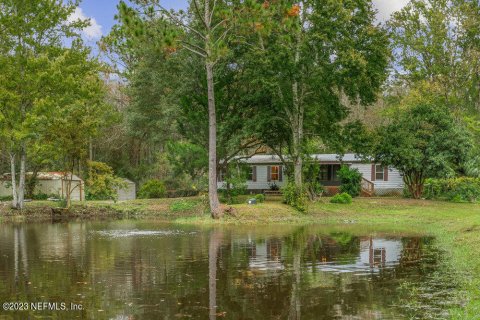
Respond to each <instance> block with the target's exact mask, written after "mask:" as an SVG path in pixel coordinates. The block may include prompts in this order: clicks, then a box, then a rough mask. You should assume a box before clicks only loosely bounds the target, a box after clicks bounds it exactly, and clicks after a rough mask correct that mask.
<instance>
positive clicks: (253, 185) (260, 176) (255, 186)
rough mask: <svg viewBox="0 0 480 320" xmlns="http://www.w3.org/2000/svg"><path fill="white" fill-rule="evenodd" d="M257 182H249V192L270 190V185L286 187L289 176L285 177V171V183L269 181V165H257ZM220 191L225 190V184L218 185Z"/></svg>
mask: <svg viewBox="0 0 480 320" xmlns="http://www.w3.org/2000/svg"><path fill="white" fill-rule="evenodd" d="M256 167H257V181H255V182H254V181H247V189H248V190H268V189H270V184H273V183H274V182H275V184H276V185H277V186H279V187H280V188H281V187H283V186H285V185H286V183H287V176H286V175H285V170H283V181H271V182H268V181H267V168H268V167H269V166H268V165H257V166H256ZM218 188H219V189H225V182H219V183H218Z"/></svg>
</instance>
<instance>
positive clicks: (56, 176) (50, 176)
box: [1, 171, 82, 181]
mask: <svg viewBox="0 0 480 320" xmlns="http://www.w3.org/2000/svg"><path fill="white" fill-rule="evenodd" d="M26 175H27V176H31V175H33V172H27V174H26ZM66 176H67V179H70V178H71V179H72V181H82V179H81V178H79V177H78V176H77V175H71V174H70V173H66V172H60V171H52V172H38V173H37V180H62V179H64V178H65V177H66ZM11 177H12V175H11V174H10V173H5V174H3V175H2V176H1V179H2V180H10V179H11Z"/></svg>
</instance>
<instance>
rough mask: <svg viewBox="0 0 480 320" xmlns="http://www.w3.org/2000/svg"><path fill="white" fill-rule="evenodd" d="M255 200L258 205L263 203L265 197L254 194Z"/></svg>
mask: <svg viewBox="0 0 480 320" xmlns="http://www.w3.org/2000/svg"><path fill="white" fill-rule="evenodd" d="M255 199H256V200H257V202H258V203H262V202H264V201H265V195H264V194H261V193H259V194H256V195H255Z"/></svg>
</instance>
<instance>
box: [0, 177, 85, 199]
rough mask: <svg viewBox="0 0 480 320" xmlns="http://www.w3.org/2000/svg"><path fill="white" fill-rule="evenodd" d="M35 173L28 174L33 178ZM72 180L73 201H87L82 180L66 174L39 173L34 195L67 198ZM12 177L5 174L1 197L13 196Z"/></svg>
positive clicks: (0, 182)
mask: <svg viewBox="0 0 480 320" xmlns="http://www.w3.org/2000/svg"><path fill="white" fill-rule="evenodd" d="M32 174H33V173H31V172H29V173H27V176H31V175H32ZM69 180H71V183H72V184H71V199H72V200H75V201H84V200H85V184H84V182H83V180H82V179H80V178H79V177H78V176H76V175H74V174H73V175H72V174H70V173H65V172H38V173H37V184H36V186H35V190H34V194H45V195H48V196H54V197H58V198H65V197H66V195H67V194H66V193H67V185H68V182H69ZM11 188H12V187H11V175H10V174H4V175H3V176H2V178H1V181H0V196H1V197H8V196H11V195H12V189H11Z"/></svg>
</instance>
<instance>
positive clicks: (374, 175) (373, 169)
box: [372, 163, 376, 181]
mask: <svg viewBox="0 0 480 320" xmlns="http://www.w3.org/2000/svg"><path fill="white" fill-rule="evenodd" d="M375 178H376V172H375V163H372V181H375V180H376V179H375Z"/></svg>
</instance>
